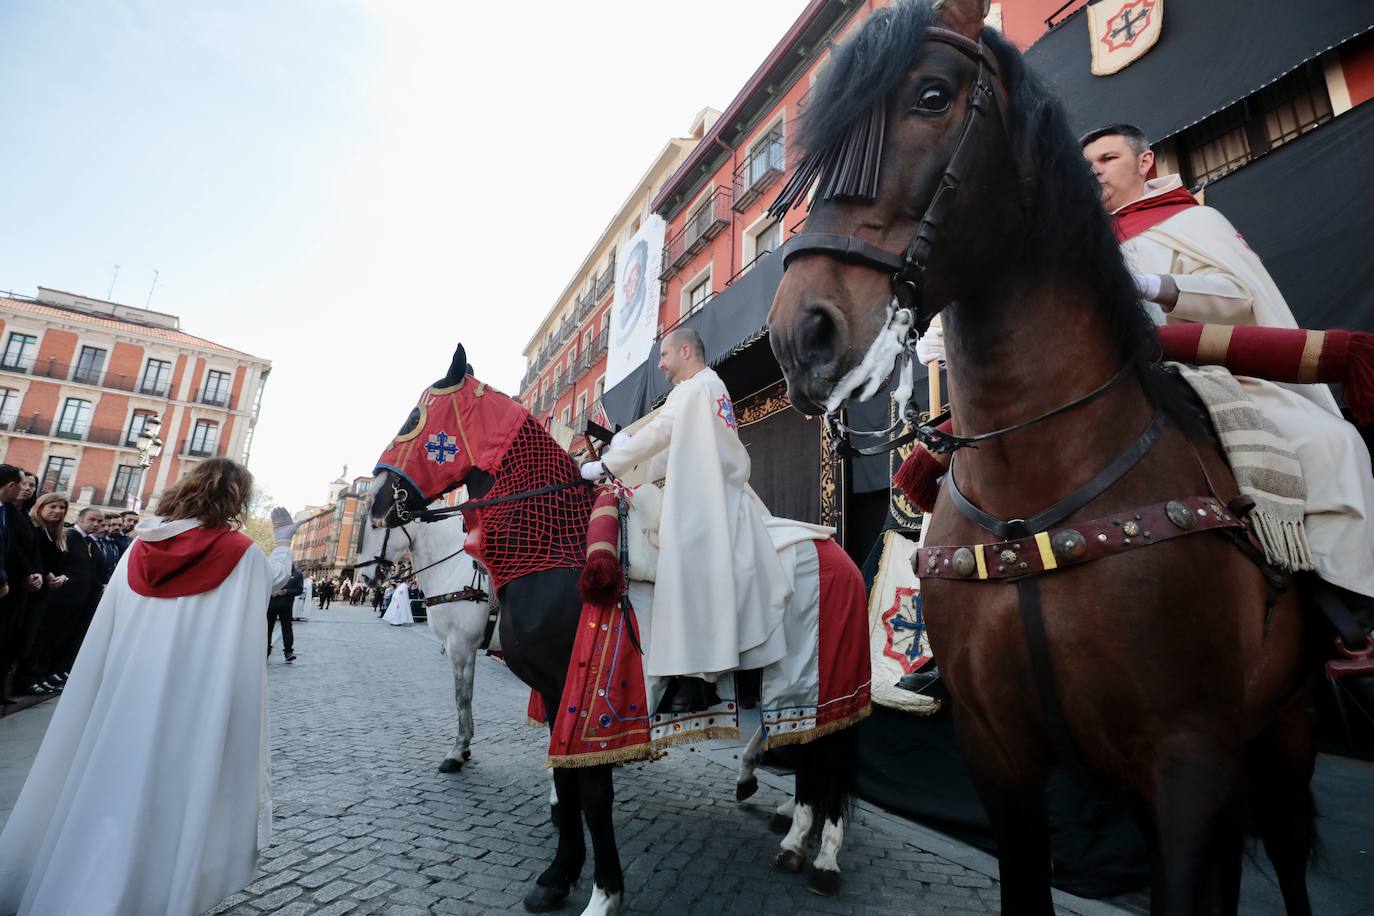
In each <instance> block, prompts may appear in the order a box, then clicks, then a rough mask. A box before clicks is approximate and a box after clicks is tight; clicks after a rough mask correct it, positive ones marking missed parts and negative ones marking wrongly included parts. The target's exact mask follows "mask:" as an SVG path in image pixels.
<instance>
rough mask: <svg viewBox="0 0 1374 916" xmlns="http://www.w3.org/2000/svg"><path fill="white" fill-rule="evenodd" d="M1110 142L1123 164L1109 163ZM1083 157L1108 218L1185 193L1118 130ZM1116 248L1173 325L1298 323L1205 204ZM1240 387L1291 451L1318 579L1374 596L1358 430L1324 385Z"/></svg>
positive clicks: (1366, 460) (1257, 382)
mask: <svg viewBox="0 0 1374 916" xmlns="http://www.w3.org/2000/svg"><path fill="white" fill-rule="evenodd" d="M1094 133H1098V132H1096V131H1095V132H1094ZM1092 137H1093V135H1092V134H1090V135H1089V138H1092ZM1116 146H1119V147H1120V149H1119V150H1118V153H1119V155H1120V158H1117V159H1109V158H1108V157H1109V156H1110V155H1111V154H1112V150H1113V147H1116ZM1084 153H1085V155H1087V156H1088V159H1089V161H1090V162H1091V163H1092V164H1093V170H1094V172H1095V173H1096V174H1097V175H1098V180H1099V181H1100V182H1101V183H1102V185H1103V188H1104V195H1103V199H1104V204H1105V205H1106V207H1107V209H1108V210H1109V212H1112V213H1117V212H1118V211H1120V210H1122V209H1123V208H1125V207H1128V206H1130V205H1131V204H1134V203H1137V202H1139V201H1143V200H1146V199H1148V198H1151V197H1155V196H1159V195H1163V194H1169V193H1174V192H1177V190H1178V189H1179V188H1181V187H1182V180H1181V179H1180V178H1179V177H1178V176H1177V175H1170V176H1167V177H1165V178H1155V179H1150V180H1149V181H1147V180H1146V179H1145V175H1146V174H1148V172H1149V169H1150V165H1151V164H1152V163H1153V155H1152V154H1151V153H1150V151H1149V150H1148V149H1146V150H1144V151H1143V152H1136V151H1135V149H1134V148H1133V147H1130V145H1129V141H1128V140H1127V139H1126V138H1125V136H1124V135H1122V134H1120V133H1116V134H1103V135H1101V136H1099V137H1096V138H1093V139H1090V140H1089V142H1088V143H1087V145H1086V147H1085V150H1084ZM1121 251H1122V254H1123V255H1125V257H1126V263H1127V265H1128V266H1129V267H1130V268H1131V270H1132V271H1134V272H1135V273H1136V275H1137V278H1138V279H1137V282H1138V283H1140V284H1141V286H1142V294H1143V296H1144V297H1145V298H1146V299H1147V300H1149V301H1151V302H1154V303H1156V304H1158V305H1159V306H1160V307H1161V309H1162V312H1161V314H1162V316H1163V320H1164V321H1166V322H1168V323H1170V324H1174V323H1179V322H1198V323H1207V324H1225V325H1258V326H1260V327H1271V328H1296V327H1297V326H1298V323H1297V320H1296V319H1295V318H1294V317H1293V311H1292V309H1290V308H1289V306H1288V303H1287V302H1286V301H1285V300H1284V298H1283V294H1282V293H1280V292H1279V289H1278V287H1277V286H1275V284H1274V281H1273V279H1271V278H1270V276H1269V272H1268V271H1267V270H1265V269H1264V264H1263V263H1262V262H1261V261H1260V259H1259V257H1258V256H1257V255H1256V254H1255V253H1254V252H1253V251H1251V250H1250V246H1248V245H1246V244H1245V241H1244V239H1243V238H1241V236H1240V233H1238V232H1237V231H1236V229H1235V227H1234V226H1232V225H1231V223H1230V222H1229V221H1228V220H1227V219H1226V217H1224V216H1222V215H1221V214H1220V213H1218V212H1217V211H1216V210H1214V209H1212V208H1211V207H1205V206H1189V207H1185V208H1183V209H1181V210H1179V211H1178V212H1177V213H1174V214H1173V215H1171V216H1169V217H1168V218H1167V219H1164V220H1163V221H1162V222H1159V223H1157V224H1155V225H1154V226H1152V227H1151V228H1149V229H1146V230H1144V231H1143V232H1140V233H1139V234H1138V235H1135V236H1134V237H1132V238H1128V239H1127V240H1126V241H1125V242H1123V243H1122V246H1121ZM1237 381H1238V382H1240V384H1241V387H1242V388H1243V389H1244V390H1245V393H1246V394H1248V395H1249V396H1250V398H1251V399H1252V400H1253V401H1254V402H1255V404H1256V406H1257V407H1258V408H1259V409H1260V410H1261V411H1262V412H1263V413H1264V414H1265V416H1267V417H1268V418H1269V419H1270V420H1272V421H1273V422H1274V423H1275V424H1276V425H1277V426H1278V428H1279V430H1280V431H1281V432H1282V433H1283V436H1284V438H1285V439H1287V440H1288V442H1289V444H1290V445H1292V446H1293V449H1294V451H1295V452H1296V453H1297V456H1298V462H1299V464H1301V465H1302V471H1303V477H1304V479H1305V481H1306V483H1307V507H1306V515H1305V518H1304V527H1305V528H1306V529H1307V540H1308V544H1309V545H1310V547H1311V552H1312V556H1313V561H1314V562H1315V564H1316V567H1317V573H1318V575H1320V576H1321V577H1322V578H1323V579H1325V580H1326V581H1327V582H1330V583H1332V584H1333V585H1338V586H1340V587H1342V588H1345V589H1349V590H1350V591H1352V592H1357V593H1359V594H1361V595H1366V596H1374V476H1371V470H1370V457H1369V450H1368V449H1367V448H1366V447H1365V444H1364V441H1363V440H1362V439H1361V438H1360V435H1359V432H1358V431H1357V430H1356V429H1355V428H1354V427H1353V426H1351V425H1350V424H1349V423H1347V422H1346V421H1345V420H1344V419H1343V418H1342V417H1341V414H1340V410H1339V408H1338V407H1337V406H1336V399H1335V398H1334V397H1333V396H1332V394H1331V391H1330V389H1329V388H1327V387H1326V386H1325V385H1281V384H1277V383H1274V382H1267V381H1263V380H1261V379H1254V378H1246V377H1237Z"/></svg>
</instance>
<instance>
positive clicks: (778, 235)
mask: <svg viewBox="0 0 1374 916" xmlns="http://www.w3.org/2000/svg"><path fill="white" fill-rule="evenodd" d="M753 240H754V256H753V257H752V258H750V260H751V261H753V260H758V259H759V258H761V257H763V256H764V255H766V254H768V252H770V251H777V250H778V249H779V248H781V247H782V223H781V222H779V221H777V220H774V221H773V222H771V223H769V224H768V225H767V226H764V227H763V228H762V229H759V230H757V231H756V232H755V233H754V235H753Z"/></svg>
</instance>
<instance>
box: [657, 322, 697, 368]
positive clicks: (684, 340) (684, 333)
mask: <svg viewBox="0 0 1374 916" xmlns="http://www.w3.org/2000/svg"><path fill="white" fill-rule="evenodd" d="M663 341H664V342H665V343H667V342H668V341H672V343H669V344H668V346H670V347H691V348H692V352H693V353H695V354H696V357H697V359H699V360H701V361H702V362H703V363H704V362H706V344H705V343H704V342H703V341H702V339H701V335H700V334H698V333H697V332H696V329H695V328H673V330H671V331H669V332H668V333H667V334H664V335H663Z"/></svg>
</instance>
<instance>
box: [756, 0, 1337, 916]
mask: <svg viewBox="0 0 1374 916" xmlns="http://www.w3.org/2000/svg"><path fill="white" fill-rule="evenodd" d="M986 6H987V4H986V3H985V2H980V0H945V2H943V3H937V4H934V5H931V4H930V3H908V2H899V3H898V4H897V5H896V6H895V7H893V8H889V9H884V10H880V11H878V12H877V13H875V14H874V16H873V17H872V19H871V20H870V21H869V22H867V23H866V24H865V25H864V27H863V28H862V29H861V30H860V31H859V32H858V33H857V34H856V35H855V37H854V38H853V39H852V40H850V42H849V43H848V44H847V45H846V46H845V47H844V48H842V49H841V50H839V51H838V52H837V53H836V56H835V58H834V59H833V60H832V63H831V64H830V66H829V67H828V72H827V73H826V74H825V76H824V77H823V78H822V80H821V82H820V83H819V84H818V85H817V87H816V89H815V90H814V98H813V100H812V102H811V104H810V105H809V106H808V109H807V111H806V113H805V116H804V122H803V124H802V127H801V135H800V140H799V142H800V144H801V145H802V147H803V148H804V150H805V151H806V153H807V158H806V159H805V160H803V163H802V166H801V168H800V169H799V170H798V172H797V173H796V174H795V175H794V177H793V178H792V180H791V181H790V182H789V184H788V186H787V187H786V188H785V189H784V191H783V194H782V196H781V197H780V199H779V201H778V203H777V204H775V206H774V210H775V212H779V213H785V212H786V211H787V209H788V208H790V206H791V205H793V204H794V203H795V202H797V201H799V200H801V199H802V197H803V196H804V194H805V192H806V191H807V190H808V186H809V184H810V183H811V182H818V186H817V190H816V194H815V198H814V200H813V201H812V203H811V208H810V212H809V214H808V215H807V218H806V223H805V228H804V232H803V234H801V235H799V236H797V238H796V239H794V240H793V242H794V243H795V244H794V243H793V242H789V247H788V248H787V249H785V254H784V257H785V259H786V261H785V263H786V264H787V268H786V273H785V275H784V279H783V282H782V285H781V286H780V288H779V289H778V292H777V298H776V300H775V302H774V304H773V309H772V312H771V314H770V315H769V331H770V340H771V344H772V347H773V351H774V353H775V354H776V356H777V358H778V361H779V362H780V363H781V365H782V368H783V371H784V373H785V374H786V377H787V382H788V391H789V395H790V397H791V399H792V403H793V404H794V405H795V406H796V407H797V408H798V409H800V410H802V411H803V412H805V413H810V414H817V413H821V412H824V411H827V410H833V409H834V408H835V407H836V406H837V404H838V403H840V402H842V401H843V400H844V399H846V398H847V397H848V396H849V395H850V394H852V393H853V392H855V391H857V390H858V389H860V388H863V387H866V383H867V382H869V381H873V382H874V384H875V385H876V383H878V382H881V380H882V378H883V377H884V376H886V375H887V374H888V373H889V372H890V371H891V369H892V365H893V358H894V357H895V356H896V355H897V354H898V353H899V352H900V351H901V349H902V347H903V346H906V345H909V343H910V340H911V337H910V335H909V334H908V332H907V328H909V327H910V326H911V324H912V323H913V322H914V323H915V325H916V327H920V326H921V323H922V321H924V320H928V319H929V317H930V316H931V315H933V314H935V313H936V312H939V313H940V314H941V317H942V321H943V325H944V328H945V337H946V341H947V352H948V367H949V398H950V404H951V407H952V412H953V416H954V417H955V422H956V431H958V432H961V433H963V434H966V435H974V434H981V433H984V432H988V431H993V430H1001V429H1003V428H1006V427H1012V426H1013V425H1016V424H1022V423H1023V422H1024V421H1027V420H1032V419H1035V418H1040V417H1042V415H1044V414H1047V413H1050V412H1051V411H1053V409H1054V408H1056V407H1061V406H1064V405H1069V404H1072V403H1073V402H1075V401H1077V400H1079V399H1080V398H1083V396H1085V395H1088V394H1090V393H1093V392H1097V393H1096V395H1095V396H1092V397H1089V398H1086V399H1085V400H1083V402H1082V403H1080V404H1078V405H1076V406H1073V407H1072V408H1071V409H1068V410H1065V411H1063V412H1060V413H1056V414H1053V415H1052V416H1050V417H1049V418H1046V419H1043V420H1040V421H1039V422H1034V423H1031V424H1029V425H1027V426H1024V427H1023V428H1017V429H1016V430H1014V431H1010V432H1008V433H1007V434H1005V435H1002V436H1000V437H998V438H993V439H990V440H988V441H985V442H982V443H980V444H979V447H977V448H970V449H966V450H963V451H959V452H958V453H957V461H956V462H955V464H954V466H953V470H952V472H951V473H950V474H948V475H946V480H945V483H944V487H943V489H942V492H941V495H940V498H939V502H938V503H937V506H936V510H935V513H934V517H933V519H932V521H931V522H930V526H929V530H928V531H927V534H926V543H927V544H932V545H961V544H962V545H971V544H986V543H990V542H994V541H997V540H1000V538H997V537H994V536H993V535H992V534H990V533H989V530H987V528H986V527H980V525H978V524H975V523H974V522H973V521H971V520H970V515H973V516H974V517H976V513H977V510H976V509H974V510H973V511H972V512H971V513H970V512H968V511H967V507H965V509H964V510H961V509H960V508H958V507H956V505H954V504H953V503H954V500H955V496H954V494H953V490H954V488H955V487H957V489H958V490H959V491H961V492H962V494H963V496H964V497H966V498H967V501H968V502H969V503H971V504H972V505H973V506H976V507H978V508H979V509H981V510H983V511H984V512H985V513H988V514H989V515H990V516H995V517H996V518H997V519H1011V520H1023V519H1032V520H1033V519H1034V516H1035V515H1036V514H1037V513H1040V512H1042V511H1043V510H1045V509H1046V508H1047V507H1050V506H1052V505H1053V504H1055V503H1056V502H1057V501H1059V500H1061V499H1062V498H1063V497H1065V496H1066V494H1071V493H1074V492H1075V491H1080V488H1085V487H1087V489H1086V491H1082V492H1087V493H1088V494H1093V493H1096V495H1095V496H1094V498H1092V499H1091V501H1089V502H1087V503H1086V504H1084V505H1080V506H1078V507H1077V508H1076V510H1074V511H1072V512H1071V513H1069V514H1067V515H1065V516H1063V518H1064V520H1065V521H1067V522H1080V523H1081V522H1082V521H1083V520H1087V519H1096V518H1100V517H1103V516H1108V517H1110V515H1111V514H1112V513H1125V512H1128V511H1133V510H1135V509H1136V508H1137V507H1144V506H1147V505H1150V504H1155V503H1159V502H1161V501H1164V500H1174V499H1183V498H1185V497H1195V496H1208V495H1215V496H1216V497H1218V498H1219V499H1220V501H1221V502H1226V501H1227V500H1229V499H1231V498H1232V497H1233V496H1235V495H1236V487H1235V484H1234V482H1233V479H1232V477H1231V474H1230V471H1229V469H1228V467H1227V465H1226V462H1225V460H1224V458H1223V457H1222V454H1221V453H1220V451H1219V449H1218V448H1217V446H1216V444H1215V442H1214V440H1213V439H1212V437H1211V435H1210V432H1209V431H1208V429H1207V427H1206V425H1205V423H1201V422H1197V421H1196V420H1191V421H1190V411H1191V408H1190V407H1189V406H1188V405H1187V403H1186V400H1185V397H1184V396H1183V395H1182V394H1180V393H1179V392H1178V390H1177V386H1176V385H1174V384H1173V383H1171V382H1169V381H1168V380H1167V377H1165V376H1164V375H1163V373H1162V371H1161V370H1160V369H1159V368H1158V367H1157V366H1155V365H1152V363H1151V358H1152V357H1151V354H1152V353H1153V352H1156V351H1155V348H1154V346H1153V344H1154V342H1155V335H1154V331H1153V327H1152V326H1151V324H1150V323H1149V320H1148V318H1147V317H1146V315H1145V314H1144V312H1143V309H1142V308H1141V305H1140V303H1139V300H1138V296H1137V295H1136V293H1135V291H1134V289H1133V286H1132V281H1131V279H1130V277H1129V275H1128V274H1127V273H1126V270H1125V268H1124V265H1123V263H1122V260H1121V256H1120V253H1119V251H1118V248H1117V245H1116V242H1115V239H1114V237H1113V235H1112V232H1111V227H1110V224H1109V221H1108V218H1107V216H1106V215H1105V214H1104V212H1103V210H1102V208H1101V206H1100V203H1099V197H1098V188H1097V185H1096V182H1095V181H1094V180H1093V178H1092V176H1091V174H1090V173H1089V171H1088V168H1087V166H1086V165H1085V164H1084V162H1083V159H1082V156H1081V154H1080V152H1079V150H1078V146H1077V144H1076V142H1075V141H1074V139H1073V137H1072V136H1071V134H1070V132H1069V130H1068V127H1067V119H1066V118H1065V116H1064V114H1063V112H1062V109H1061V108H1060V106H1059V104H1058V103H1057V101H1056V100H1055V99H1054V98H1053V97H1052V96H1050V94H1049V93H1048V92H1046V90H1045V89H1044V88H1043V87H1042V86H1041V85H1040V84H1039V83H1038V81H1037V80H1036V79H1035V78H1034V76H1033V75H1032V74H1030V73H1028V72H1027V71H1026V70H1025V67H1024V65H1023V63H1022V61H1021V58H1020V55H1019V54H1018V53H1017V52H1016V50H1015V49H1014V48H1012V47H1011V46H1010V44H1008V43H1007V42H1006V41H1005V40H1004V39H1003V38H1002V37H1001V36H1000V35H998V34H996V33H995V32H994V31H992V30H990V29H985V28H984V27H983V18H984V15H985V13H986ZM971 108H972V109H975V110H976V113H971V111H970V109H971ZM865 157H868V158H867V159H866V158H865ZM937 189H938V191H937ZM956 191H957V206H955V205H954V200H955V199H956ZM923 214H924V215H923ZM913 240H915V241H913ZM902 252H905V254H901V253H902ZM904 335H906V336H905V340H903V337H904ZM1112 379H1116V381H1115V383H1111V382H1110V380H1112ZM1099 389H1101V390H1100V391H1099ZM1156 416H1158V417H1159V418H1160V423H1161V424H1162V429H1160V431H1159V436H1158V439H1157V441H1155V442H1154V443H1153V445H1152V446H1151V445H1149V442H1148V441H1146V443H1145V445H1146V446H1147V450H1146V451H1144V456H1143V457H1142V458H1140V459H1139V460H1138V461H1135V462H1134V463H1133V464H1128V465H1127V466H1128V467H1129V470H1126V471H1125V472H1124V473H1123V474H1122V475H1121V476H1119V478H1118V479H1116V480H1115V482H1114V483H1112V484H1111V485H1110V486H1107V487H1105V489H1102V488H1101V487H1100V486H1098V487H1092V486H1089V484H1090V482H1091V481H1093V480H1094V478H1097V477H1098V475H1099V473H1100V472H1102V471H1103V470H1104V469H1106V468H1108V467H1109V466H1111V465H1118V470H1119V463H1118V462H1115V461H1114V459H1116V458H1117V457H1118V456H1119V455H1122V454H1123V452H1124V451H1126V450H1127V449H1128V447H1130V446H1131V445H1132V444H1133V443H1138V442H1140V441H1141V437H1142V430H1146V429H1147V428H1150V427H1152V426H1156V424H1155V423H1153V422H1152V418H1154V417H1156ZM1099 483H1100V480H1099ZM1213 485H1215V491H1213V490H1212V489H1211V488H1212V486H1213ZM1099 490H1100V492H1098V491H1099ZM1014 527H1015V526H1013V528H1014ZM1021 527H1022V528H1023V529H1024V527H1025V526H1024V525H1022V526H1021ZM1046 527H1048V526H1046ZM1039 530H1044V529H1043V528H1042V529H1039ZM1034 533H1035V532H1034V531H1021V532H1018V533H1017V534H1016V535H1014V536H1016V537H1022V536H1027V537H1028V536H1030V535H1032V534H1034ZM1034 582H1035V583H1036V585H1037V587H1038V599H1039V606H1040V608H1041V609H1042V611H1041V613H1040V615H1039V617H1040V624H1039V626H1040V627H1041V628H1042V629H1041V630H1040V634H1041V636H1042V639H1041V645H1042V646H1044V647H1045V648H1044V650H1043V652H1042V654H1041V659H1042V662H1041V664H1040V667H1039V671H1040V672H1041V673H1040V674H1037V663H1036V662H1035V661H1034V658H1035V654H1036V650H1035V649H1033V648H1032V644H1033V643H1034V642H1035V641H1036V640H1035V638H1034V633H1033V632H1032V629H1033V628H1032V627H1030V626H1029V625H1027V624H1026V619H1028V618H1023V613H1024V612H1026V608H1025V607H1024V606H1023V602H1022V600H1021V598H1022V588H1021V586H1019V585H1016V584H1012V583H1008V582H1006V581H1000V582H999V581H961V580H957V579H949V578H933V579H928V580H927V581H926V582H925V583H924V589H923V591H924V594H925V600H926V604H925V608H926V622H927V624H928V627H929V633H930V639H931V645H932V647H933V649H934V652H935V655H936V657H937V658H938V659H939V662H940V669H941V671H942V672H943V674H944V677H945V679H946V682H947V684H948V687H949V690H950V692H951V694H952V695H953V697H954V699H955V701H956V709H957V728H958V734H959V740H960V744H961V747H962V750H963V752H964V755H965V757H966V759H967V761H968V764H969V767H970V769H971V771H972V774H973V777H974V780H975V782H976V784H977V787H978V791H979V793H980V795H981V797H982V800H983V803H984V805H985V806H986V808H987V811H988V814H989V816H990V819H991V822H992V826H993V829H994V831H995V833H996V837H997V844H998V857H999V863H1000V867H1001V878H1002V908H1003V912H1017V913H1050V912H1052V908H1051V902H1050V899H1051V898H1050V873H1051V862H1050V846H1049V824H1048V818H1047V813H1046V802H1045V796H1044V790H1045V784H1046V778H1047V773H1048V771H1049V769H1050V768H1051V767H1052V766H1053V765H1054V764H1055V762H1056V761H1057V762H1059V763H1061V764H1066V765H1069V766H1070V767H1071V768H1073V769H1075V770H1078V771H1079V772H1081V769H1079V766H1082V765H1086V767H1087V768H1091V769H1093V770H1096V771H1099V772H1101V773H1105V774H1108V775H1109V776H1111V777H1114V778H1116V779H1119V780H1121V781H1123V782H1125V783H1127V784H1129V785H1130V786H1131V787H1133V788H1134V790H1135V791H1136V792H1137V793H1139V796H1140V797H1141V799H1142V801H1143V803H1144V805H1143V807H1144V809H1145V810H1146V811H1147V812H1148V813H1149V816H1150V820H1151V823H1149V824H1148V825H1146V826H1147V834H1148V835H1149V836H1150V837H1151V839H1152V841H1153V843H1152V845H1153V848H1154V851H1155V866H1154V871H1153V874H1154V880H1153V895H1152V900H1153V909H1154V912H1156V913H1171V914H1177V913H1198V912H1235V910H1236V907H1237V900H1238V896H1239V886H1240V869H1241V856H1242V848H1243V830H1244V828H1245V827H1246V826H1253V827H1254V828H1255V829H1256V830H1257V831H1258V832H1259V834H1260V835H1261V837H1262V838H1263V841H1264V844H1265V848H1266V851H1267V853H1268V855H1269V857H1270V859H1271V860H1272V862H1273V864H1274V868H1275V871H1276V873H1277V875H1278V878H1279V883H1280V886H1281V889H1282V892H1283V895H1284V900H1285V903H1286V905H1287V907H1288V911H1289V912H1290V913H1306V912H1309V904H1308V899H1307V891H1306V883H1305V874H1306V866H1307V860H1308V857H1309V854H1310V850H1311V845H1312V826H1311V823H1312V806H1311V796H1310V792H1309V781H1310V778H1311V773H1312V766H1313V760H1314V751H1313V743H1312V721H1311V679H1310V677H1309V673H1308V672H1309V670H1310V669H1309V668H1308V667H1307V665H1306V658H1307V656H1306V652H1305V645H1306V636H1307V634H1306V633H1305V630H1304V621H1303V615H1302V613H1301V611H1300V607H1299V601H1298V599H1297V597H1296V594H1295V591H1294V590H1292V589H1289V590H1287V591H1285V592H1283V593H1282V594H1281V595H1280V596H1279V597H1278V598H1277V603H1276V604H1274V606H1273V607H1272V609H1271V610H1270V612H1269V614H1268V615H1267V614H1266V602H1267V600H1271V599H1272V597H1273V593H1271V592H1270V591H1269V588H1268V587H1267V580H1266V576H1265V574H1264V573H1263V572H1262V571H1261V569H1260V568H1259V566H1258V565H1257V564H1256V563H1254V562H1252V560H1251V559H1249V558H1247V556H1246V555H1244V554H1243V553H1242V551H1241V550H1239V549H1237V546H1236V545H1235V544H1233V543H1232V542H1231V541H1230V540H1228V539H1226V538H1224V537H1222V536H1219V534H1217V533H1195V534H1192V535H1190V536H1187V537H1179V538H1177V539H1174V540H1169V541H1167V542H1162V543H1156V544H1151V545H1150V546H1148V547H1146V548H1144V549H1139V550H1134V551H1132V552H1129V553H1120V554H1116V555H1113V556H1107V557H1105V558H1103V559H1099V560H1096V561H1094V562H1091V563H1086V564H1083V565H1076V566H1072V567H1070V568H1066V569H1061V570H1058V571H1055V572H1053V573H1051V574H1047V575H1042V576H1038V577H1035V579H1034ZM1046 672H1048V673H1046ZM1047 700H1048V702H1047ZM1056 725H1062V728H1061V729H1059V730H1058V734H1059V735H1060V736H1061V739H1062V740H1059V741H1056V740H1055V738H1054V736H1055V734H1056ZM1066 748H1067V750H1068V753H1065V749H1066ZM1066 757H1071V758H1076V759H1075V760H1067V759H1064V758H1066ZM1075 764H1077V765H1078V766H1075ZM1261 799H1262V803H1260V801H1259V800H1261Z"/></svg>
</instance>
